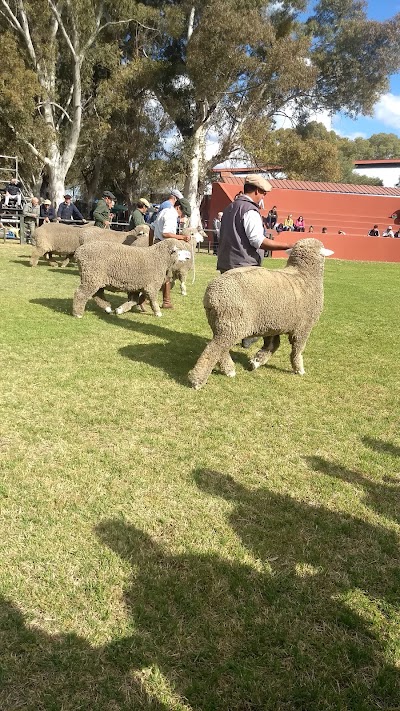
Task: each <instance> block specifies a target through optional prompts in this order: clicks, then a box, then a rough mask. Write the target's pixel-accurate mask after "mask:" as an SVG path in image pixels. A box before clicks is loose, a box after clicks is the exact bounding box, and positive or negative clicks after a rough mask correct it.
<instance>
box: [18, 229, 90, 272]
mask: <svg viewBox="0 0 400 711" xmlns="http://www.w3.org/2000/svg"><path fill="white" fill-rule="evenodd" d="M103 232H104V230H102V229H101V228H100V227H95V226H94V224H93V223H91V224H89V225H85V226H84V227H76V226H75V225H66V224H59V223H58V222H44V223H43V225H41V226H40V227H38V229H37V230H36V231H35V247H34V249H33V252H32V255H31V266H32V267H36V266H37V263H38V261H39V259H40V257H44V256H45V255H46V256H48V255H50V264H51V265H52V266H54V267H57V266H58V264H57V262H55V261H54V260H53V259H52V256H51V255H52V253H53V252H56V253H57V254H60V255H64V256H65V259H64V261H63V262H62V263H61V266H62V267H66V266H67V264H68V263H69V260H70V259H72V257H73V256H74V252H75V250H76V249H78V247H79V240H80V239H82V237H83V236H84V235H89V234H91V235H93V236H97V237H98V236H99V235H101V234H102V233H103Z"/></svg>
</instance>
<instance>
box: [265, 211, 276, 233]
mask: <svg viewBox="0 0 400 711" xmlns="http://www.w3.org/2000/svg"><path fill="white" fill-rule="evenodd" d="M277 221H278V212H277V209H276V205H274V206H273V207H271V209H270V210H269V212H268V215H267V217H266V220H265V224H266V227H267V229H269V230H273V229H274V227H275V225H276V223H277Z"/></svg>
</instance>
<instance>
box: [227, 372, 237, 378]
mask: <svg viewBox="0 0 400 711" xmlns="http://www.w3.org/2000/svg"><path fill="white" fill-rule="evenodd" d="M225 375H226V376H227V377H228V378H235V377H236V370H230V371H229V373H225Z"/></svg>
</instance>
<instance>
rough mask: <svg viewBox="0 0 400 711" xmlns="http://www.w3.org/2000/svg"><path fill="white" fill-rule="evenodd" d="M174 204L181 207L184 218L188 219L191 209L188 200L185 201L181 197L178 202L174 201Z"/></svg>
mask: <svg viewBox="0 0 400 711" xmlns="http://www.w3.org/2000/svg"><path fill="white" fill-rule="evenodd" d="M175 204H176V205H180V206H181V210H182V212H183V214H184V215H186V217H190V215H191V214H192V208H191V207H190V202H189V200H186V198H184V197H181V198H179V200H177V201H176V203H175Z"/></svg>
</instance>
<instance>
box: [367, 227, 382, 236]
mask: <svg viewBox="0 0 400 711" xmlns="http://www.w3.org/2000/svg"><path fill="white" fill-rule="evenodd" d="M368 237H380V235H379V230H378V225H374V226H373V228H372V230H370V231H369V232H368Z"/></svg>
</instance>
